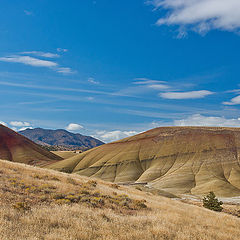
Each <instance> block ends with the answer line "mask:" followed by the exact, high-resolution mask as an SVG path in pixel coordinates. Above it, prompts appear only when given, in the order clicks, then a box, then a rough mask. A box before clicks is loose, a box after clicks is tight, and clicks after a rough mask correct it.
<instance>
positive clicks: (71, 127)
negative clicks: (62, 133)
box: [66, 123, 83, 131]
mask: <svg viewBox="0 0 240 240" xmlns="http://www.w3.org/2000/svg"><path fill="white" fill-rule="evenodd" d="M81 129H83V126H82V125H80V124H77V123H70V124H69V125H68V126H67V127H66V130H68V131H78V130H81Z"/></svg>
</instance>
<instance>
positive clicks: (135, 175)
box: [49, 127, 240, 197]
mask: <svg viewBox="0 0 240 240" xmlns="http://www.w3.org/2000/svg"><path fill="white" fill-rule="evenodd" d="M239 150H240V129H239V128H213V127H212V128H210V127H163V128H156V129H153V130H150V131H147V132H144V133H141V134H138V135H136V136H133V137H129V138H125V139H123V140H120V141H117V142H113V143H110V144H106V145H103V146H101V147H98V148H94V149H91V150H89V151H87V152H84V153H82V154H79V155H77V156H75V157H72V158H69V159H66V160H63V161H60V162H58V163H56V164H53V165H50V166H49V168H52V169H55V170H60V171H66V172H73V173H78V174H81V175H85V176H89V177H96V178H101V179H103V180H106V181H111V182H116V183H138V184H148V186H150V187H154V188H157V189H160V190H164V191H166V192H170V193H173V194H194V195H203V194H206V193H208V192H210V191H214V192H215V193H216V195H218V196H225V197H231V196H240V158H239Z"/></svg>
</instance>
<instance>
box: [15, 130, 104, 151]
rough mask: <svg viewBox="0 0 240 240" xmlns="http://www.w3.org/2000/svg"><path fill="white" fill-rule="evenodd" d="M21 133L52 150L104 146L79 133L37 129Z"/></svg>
mask: <svg viewBox="0 0 240 240" xmlns="http://www.w3.org/2000/svg"><path fill="white" fill-rule="evenodd" d="M19 133H20V134H22V135H23V136H25V137H27V138H29V139H31V140H32V141H34V142H35V143H37V144H39V145H42V146H45V147H49V149H50V150H87V149H90V148H93V147H97V146H100V145H103V144H104V143H103V142H101V141H100V140H98V139H95V138H93V137H89V136H83V135H81V134H79V133H77V134H74V133H71V132H68V131H66V130H64V129H58V130H49V129H42V128H35V129H26V130H24V131H20V132H19Z"/></svg>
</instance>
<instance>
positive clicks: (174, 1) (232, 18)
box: [147, 0, 240, 36]
mask: <svg viewBox="0 0 240 240" xmlns="http://www.w3.org/2000/svg"><path fill="white" fill-rule="evenodd" d="M147 2H148V3H150V4H153V5H154V6H155V8H156V9H160V10H165V11H167V13H166V15H165V16H164V17H161V18H160V19H159V20H158V21H157V25H159V26H160V25H178V26H180V29H181V30H182V31H181V34H180V35H181V36H184V35H185V34H186V32H185V31H184V30H185V29H186V30H188V29H191V30H193V31H197V32H199V33H206V32H208V31H210V30H212V29H219V30H226V31H233V32H234V31H238V30H239V28H240V1H239V0H151V1H147Z"/></svg>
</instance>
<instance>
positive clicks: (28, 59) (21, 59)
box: [0, 51, 76, 74]
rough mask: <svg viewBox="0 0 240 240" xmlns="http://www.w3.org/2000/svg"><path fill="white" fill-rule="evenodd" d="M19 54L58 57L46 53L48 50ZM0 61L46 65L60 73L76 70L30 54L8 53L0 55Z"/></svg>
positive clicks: (70, 72) (34, 65)
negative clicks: (3, 55) (4, 55)
mask: <svg viewBox="0 0 240 240" xmlns="http://www.w3.org/2000/svg"><path fill="white" fill-rule="evenodd" d="M20 54H29V55H31V54H32V55H37V56H39V57H40V56H41V57H45V58H54V57H59V55H58V54H53V53H48V52H37V51H32V52H22V53H20ZM0 61H1V62H9V63H21V64H24V65H28V66H32V67H46V68H49V69H51V70H53V71H55V72H58V73H61V74H72V73H75V72H76V71H73V70H72V69H71V68H69V67H61V66H59V64H58V63H57V62H55V61H52V60H51V61H50V60H45V59H40V58H36V57H32V56H27V55H24V56H23V55H10V56H6V57H0Z"/></svg>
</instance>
